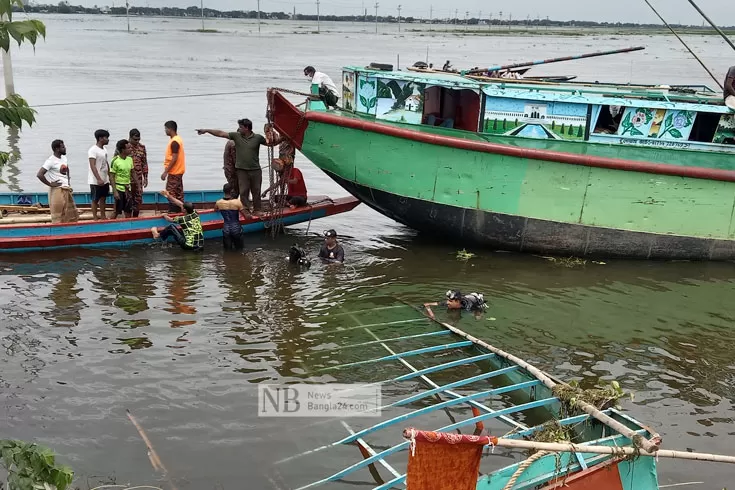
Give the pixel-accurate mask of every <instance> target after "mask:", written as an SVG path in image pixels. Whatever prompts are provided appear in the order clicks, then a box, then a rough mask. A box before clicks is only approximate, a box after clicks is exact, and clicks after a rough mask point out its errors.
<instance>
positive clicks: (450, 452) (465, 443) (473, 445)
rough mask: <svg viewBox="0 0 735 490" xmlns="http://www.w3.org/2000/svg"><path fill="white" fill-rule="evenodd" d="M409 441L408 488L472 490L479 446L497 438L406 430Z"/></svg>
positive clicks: (495, 441) (474, 484)
mask: <svg viewBox="0 0 735 490" xmlns="http://www.w3.org/2000/svg"><path fill="white" fill-rule="evenodd" d="M403 437H405V438H406V439H409V440H410V441H411V451H410V454H409V456H408V471H407V472H406V486H407V487H408V488H410V489H411V490H475V487H476V486H477V478H478V476H479V472H480V458H481V457H482V448H483V447H484V446H486V445H488V444H495V443H497V442H498V438H497V437H491V436H472V435H462V434H453V433H451V434H450V433H445V432H431V431H420V430H417V429H413V428H410V429H406V430H404V431H403Z"/></svg>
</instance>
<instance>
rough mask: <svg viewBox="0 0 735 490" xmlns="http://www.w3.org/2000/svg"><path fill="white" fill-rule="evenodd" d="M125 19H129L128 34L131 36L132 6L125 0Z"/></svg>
mask: <svg viewBox="0 0 735 490" xmlns="http://www.w3.org/2000/svg"><path fill="white" fill-rule="evenodd" d="M125 17H127V18H128V34H130V4H129V3H128V1H127V0H125Z"/></svg>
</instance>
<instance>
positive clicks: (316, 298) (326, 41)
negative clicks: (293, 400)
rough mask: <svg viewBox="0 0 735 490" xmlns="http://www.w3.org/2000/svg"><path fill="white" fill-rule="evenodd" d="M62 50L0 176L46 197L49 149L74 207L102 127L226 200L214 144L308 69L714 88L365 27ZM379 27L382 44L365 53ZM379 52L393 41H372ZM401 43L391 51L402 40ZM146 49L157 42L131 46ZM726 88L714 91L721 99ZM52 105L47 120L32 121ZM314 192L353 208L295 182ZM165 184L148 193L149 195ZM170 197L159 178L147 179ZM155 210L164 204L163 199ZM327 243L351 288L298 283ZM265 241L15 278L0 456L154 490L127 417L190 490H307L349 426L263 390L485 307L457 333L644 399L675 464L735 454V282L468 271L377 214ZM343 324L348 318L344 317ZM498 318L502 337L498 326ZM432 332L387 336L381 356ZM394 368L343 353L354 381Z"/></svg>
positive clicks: (340, 282)
mask: <svg viewBox="0 0 735 490" xmlns="http://www.w3.org/2000/svg"><path fill="white" fill-rule="evenodd" d="M44 20H45V21H46V22H47V25H48V31H49V38H48V41H47V42H46V43H42V44H41V45H39V47H38V49H37V51H36V54H35V55H33V52H32V50H31V49H30V48H26V47H24V48H23V49H22V52H21V53H20V54H18V53H17V52H15V53H14V54H15V58H14V62H15V68H16V85H17V88H18V91H19V92H20V93H22V94H23V95H24V96H26V97H27V98H28V99H29V100H30V102H31V103H33V104H35V105H38V106H39V116H38V124H37V125H36V126H34V128H33V129H31V130H25V131H23V132H22V134H21V137H20V140H19V143H18V148H19V150H20V153H21V160H20V162H18V163H16V164H15V165H11V166H10V167H7V168H5V169H3V172H2V178H3V179H4V181H5V182H6V184H7V185H6V188H9V189H17V188H22V189H24V190H40V189H41V186H40V183H37V182H36V180H35V173H36V170H37V168H38V167H39V166H40V165H41V163H42V162H43V160H44V159H45V158H46V157H47V156H48V153H49V148H48V146H49V143H50V141H51V140H52V139H55V138H63V139H64V140H65V141H66V144H67V148H68V150H69V160H70V163H71V164H72V165H73V167H72V169H74V168H75V167H76V168H79V170H77V171H76V172H74V171H73V173H72V175H73V177H72V178H73V182H72V184H73V185H76V186H77V187H80V188H83V187H84V184H85V179H84V175H85V174H86V171H84V170H83V168H84V165H85V163H84V161H85V158H86V150H87V148H88V147H89V146H90V145H91V144H92V137H91V135H92V133H93V132H94V130H95V129H97V128H98V127H104V128H107V129H109V130H110V131H111V133H112V139H113V140H115V139H116V138H118V137H124V136H125V135H126V134H127V131H128V130H129V129H130V128H131V127H138V128H139V129H140V130H141V132H142V133H143V140H144V143H146V144H147V145H148V148H149V154H150V160H151V162H153V166H152V169H153V170H158V169H159V168H160V166H158V164H157V163H156V162H158V161H160V160H161V159H162V153H163V147H164V144H165V136H164V135H163V131H162V125H163V122H164V121H166V120H168V119H175V120H177V121H178V123H179V126H180V128H181V129H180V131H181V133H182V135H183V136H184V138H185V141H186V144H187V151H188V153H189V155H190V156H189V165H188V172H187V177H186V181H185V182H186V184H187V186H188V187H190V188H216V187H218V186H219V185H221V181H222V177H221V170H220V168H221V149H222V142H221V141H220V140H217V139H215V138H212V137H207V136H202V137H198V136H196V135H195V133H194V128H196V127H200V126H206V127H217V128H223V129H226V128H230V127H233V124H234V121H235V120H236V119H238V118H241V117H250V118H252V119H253V120H254V121H255V123H256V125H261V124H262V123H263V122H264V117H263V114H264V110H265V98H264V90H265V88H266V87H267V86H285V87H288V88H294V89H304V87H305V83H304V79H303V77H302V75H301V69H302V68H303V66H304V65H306V64H313V65H316V66H317V67H318V68H319V69H322V70H324V71H327V72H329V73H331V74H332V75H333V77H334V78H335V79H338V77H339V75H338V70H339V67H340V66H341V65H343V64H358V65H362V64H366V63H369V62H371V61H387V62H392V61H394V60H395V58H396V54H400V56H401V60H403V61H402V64H404V65H405V64H406V63H413V61H416V60H420V59H424V57H425V56H426V45H427V43H430V44H431V46H430V54H431V57H432V60H434V61H435V62H437V63H439V62H440V60H441V61H443V60H445V59H451V60H452V61H453V62H455V64H463V65H478V64H488V63H493V62H497V61H501V62H502V61H506V60H508V61H517V60H521V59H528V58H529V57H533V58H544V57H548V56H555V55H561V54H572V53H580V52H584V51H594V50H597V49H602V48H615V47H623V46H628V45H636V44H645V45H647V46H649V50H648V51H646V52H644V53H642V54H636V55H631V56H619V57H610V58H603V59H597V60H588V61H584V62H574V63H568V64H560V65H556V66H554V67H548V68H546V69H542V68H537V69H535V70H534V71H535V72H537V74H539V73H546V74H578V75H580V77H581V78H584V79H609V80H616V81H628V80H629V79H630V80H632V81H638V82H646V81H661V82H668V83H677V82H678V83H687V82H688V83H708V82H707V80H706V75H703V74H702V72H701V70H699V69H698V68H697V66H696V64H695V62H693V61H690V60H689V59H688V58H687V57H686V54H685V53H684V51H683V49H682V48H680V47H679V46H678V45H677V44H676V43H675V41H674V40H672V39H670V38H663V37H656V38H648V37H641V38H634V39H629V38H628V39H614V38H593V37H586V38H566V37H564V38H561V37H559V38H557V37H549V38H545V37H531V38H482V37H470V38H461V37H447V36H446V35H442V36H438V35H432V36H422V35H419V34H417V33H410V34H405V35H404V36H396V35H395V33H393V34H390V35H388V34H384V35H380V36H377V37H376V36H375V35H372V34H369V33H363V32H360V31H361V30H362V29H363V26H361V25H360V24H355V25H351V24H332V25H328V24H325V23H322V31H327V32H326V33H324V32H323V33H322V34H320V35H318V36H317V35H310V34H300V35H296V34H293V33H294V32H308V31H309V30H311V29H312V27H309V26H299V25H293V24H287V23H284V24H265V25H263V35H262V36H261V37H257V28H255V25H254V24H243V23H237V22H231V21H218V22H214V21H207V27H212V28H217V29H220V30H222V31H223V32H222V33H220V34H199V33H194V32H185V30H187V29H196V28H198V27H200V24H199V21H198V20H190V21H186V20H170V19H164V20H153V19H133V26H134V27H135V28H136V29H138V30H139V31H138V32H136V33H135V34H133V35H128V34H127V33H125V32H124V31H123V30H121V29H124V22H125V21H124V19H115V18H104V17H46V18H44ZM371 29H372V26H370V27H369V28H368V30H369V31H370V30H371ZM381 29H386V30H387V29H388V27H381ZM391 29H395V26H392V27H391ZM140 31H142V32H140ZM692 44H693V46H694V48H695V49H697V50H698V51H699V52H701V53H702V54H703V57H704V58H705V59H706V60H707V62H708V63H710V65H711V66H712V67H713V68H715V71H716V72H717V73H723V70H724V69H725V67H726V66H729V64H731V63H729V61H730V58H731V56H730V55H731V53H730V52H728V51H727V49H726V47H725V46H724V45H723V43H722V42H721V41H719V40H717V39H716V38H698V39H692ZM710 85H711V84H710ZM239 90H242V91H249V90H253V91H255V92H254V93H250V94H242V95H237V96H234V95H233V96H220V97H207V98H191V99H163V100H153V101H151V100H149V101H141V102H124V103H120V102H118V103H105V104H93V105H90V104H78V105H64V106H47V105H49V104H58V103H68V102H69V103H70V102H84V101H93V100H110V99H126V98H135V97H158V96H168V95H177V94H183V93H189V94H198V93H212V92H230V91H239ZM40 106H46V107H40ZM301 161H302V165H303V167H302V168H304V169H305V172H304V173H305V175H306V178H307V184H308V186H309V190H310V191H311V192H312V193H328V194H331V195H343V194H344V191H342V190H341V189H339V188H337V187H336V186H335V185H334V184H333V183H332V182H331V181H330V180H328V179H327V178H325V177H324V176H323V175H322V174H321V173H320V172H319V171H318V170H317V169H316V168H315V167H313V166H312V165H311V164H307V163H306V162H304V161H303V158H302V160H301ZM154 175H155V173H154ZM152 182H154V184H153V185H154V186H157V184H155V182H156V181H155V179H152ZM154 188H155V187H154ZM331 227H334V228H336V229H337V230H338V231H340V232H342V233H343V234H345V235H346V237H345V238H344V243H345V248H346V249H347V254H348V261H349V265H348V266H347V267H345V268H342V269H338V270H329V269H325V268H322V267H321V266H319V265H315V266H314V267H312V269H311V270H309V271H306V272H299V271H294V270H292V269H290V268H288V267H287V264H286V263H285V260H284V257H285V255H286V250H287V248H288V247H289V246H290V245H291V244H292V243H293V242H294V241H296V240H298V241H300V242H301V243H302V244H304V245H306V246H307V248H308V249H309V250H312V251H315V250H316V248H317V246H318V244H319V238H317V237H315V236H314V235H313V233H314V232H321V231H322V230H324V229H326V228H331ZM309 232H310V234H309V235H307V234H306V225H304V226H300V227H297V228H295V229H292V230H291V231H290V235H289V236H287V237H282V238H279V239H278V240H276V241H273V240H271V239H269V238H265V237H254V238H251V239H250V241H249V249H248V252H247V253H246V254H245V255H230V254H228V255H223V254H222V253H221V252H220V250H219V247H218V244H213V245H212V246H210V247H208V250H207V251H206V252H205V253H204V254H202V255H198V256H190V255H184V254H181V253H180V252H178V251H177V250H175V249H161V248H159V247H151V248H147V247H143V248H138V249H134V250H129V251H109V252H83V253H71V252H69V253H59V254H36V255H27V256H17V257H11V258H7V257H6V258H4V259H3V261H1V262H0V274H2V277H1V278H0V308H1V311H2V316H3V319H2V321H0V345H2V347H3V350H4V355H3V356H2V358H1V359H0V400H2V410H0V437H5V436H8V437H19V438H24V439H36V438H37V439H38V440H40V441H42V442H43V443H45V444H48V445H50V446H52V447H53V448H54V449H55V450H56V451H58V452H59V454H60V455H61V459H62V460H63V461H65V462H68V463H69V464H71V465H72V466H73V467H74V468H75V469H76V470H77V473H78V477H79V480H78V485H79V486H80V487H81V488H87V487H88V485H89V486H94V484H96V483H98V482H104V481H116V482H117V483H127V482H132V483H136V484H145V483H156V482H158V483H159V484H161V485H163V486H167V485H169V484H168V483H166V482H161V481H160V480H159V479H160V476H159V475H157V474H156V473H155V472H154V471H153V470H152V468H151V465H150V462H149V461H148V457H147V455H146V452H145V448H144V446H143V444H142V442H141V440H140V437H139V436H138V434H137V432H136V431H135V429H134V427H133V426H132V424H131V423H130V421H129V420H128V419H127V417H126V412H125V410H126V409H129V410H130V411H131V412H132V413H133V414H135V416H136V417H137V418H138V420H140V422H141V423H142V425H143V426H144V427H145V428H146V430H147V431H148V433H149V436H150V438H151V440H152V442H153V444H154V446H155V448H156V449H157V451H158V453H159V455H160V456H161V459H162V460H163V462H164V463H165V465H166V466H167V468H168V470H169V473H170V475H171V478H172V481H173V482H174V483H175V485H176V487H177V488H180V489H183V488H191V489H200V488H233V489H234V488H243V487H246V488H273V487H276V488H293V487H295V486H298V485H301V484H305V483H307V482H309V481H310V480H313V479H318V478H320V477H323V476H325V475H326V474H328V473H330V471H331V470H334V469H336V468H338V467H340V466H341V465H344V463H348V462H354V461H356V460H357V459H359V454H358V453H357V451H356V450H355V449H354V448H352V447H350V448H344V450H343V451H339V450H338V451H332V452H330V454H329V457H325V458H311V459H309V458H304V459H299V460H295V461H293V462H292V463H290V464H289V465H285V466H284V465H280V466H276V467H273V466H272V462H273V461H275V460H279V459H282V458H285V457H288V456H291V455H293V454H296V453H299V452H301V451H305V450H307V449H309V448H311V447H316V446H320V445H322V444H324V443H327V442H331V441H333V440H337V439H339V438H341V437H342V436H343V435H344V434H345V433H344V429H343V428H342V427H341V426H340V425H339V424H338V423H337V422H334V421H331V422H327V423H323V424H317V425H314V423H313V421H307V422H304V421H288V420H274V419H259V418H258V417H256V416H255V405H256V396H257V389H256V385H257V383H259V382H262V381H276V382H282V381H294V380H298V379H303V378H304V377H305V376H307V375H308V374H309V372H310V370H311V368H315V369H316V368H318V367H319V366H320V365H322V364H323V363H324V362H326V360H325V358H324V353H323V352H320V350H323V349H324V348H327V347H332V348H333V347H335V346H336V345H346V344H353V343H357V342H361V341H366V340H370V339H369V338H365V334H364V333H361V330H350V331H348V332H342V333H339V332H337V328H338V327H345V326H355V325H357V322H364V323H381V322H390V321H395V320H401V319H405V318H407V317H410V315H411V314H412V313H410V311H408V312H407V311H406V310H405V309H402V308H401V307H398V308H390V309H381V310H375V311H372V312H365V313H358V314H355V315H344V314H343V313H345V312H349V311H355V310H366V309H368V310H370V309H371V308H386V307H393V306H396V305H397V301H396V299H395V298H396V297H400V298H403V299H407V300H409V301H411V302H414V303H417V304H418V303H422V302H424V301H427V300H430V299H434V298H437V297H440V296H441V295H442V294H443V292H444V291H446V289H448V288H450V287H459V288H462V289H463V290H467V291H469V290H478V291H481V292H484V293H485V295H486V296H487V297H489V298H490V299H491V310H490V311H489V313H488V315H487V316H486V318H484V319H482V320H479V321H478V320H475V319H474V318H472V317H467V318H463V319H462V320H461V322H460V326H461V327H462V328H464V329H466V330H468V331H470V332H472V333H474V334H476V335H478V336H481V337H483V338H486V339H488V340H489V341H491V342H492V343H494V344H496V345H498V346H501V347H503V348H504V349H507V350H509V351H511V352H514V353H516V354H518V355H521V356H525V357H527V358H528V359H530V360H532V362H534V363H537V364H538V365H539V366H540V367H542V368H544V369H547V370H549V371H551V372H552V373H554V374H556V375H558V376H560V377H563V378H581V379H583V380H585V381H586V382H588V383H592V382H594V381H595V380H597V379H600V378H601V379H604V380H609V379H616V380H618V381H620V383H621V384H622V385H623V386H624V387H625V388H626V389H629V390H633V391H634V392H635V394H636V397H635V401H634V402H626V403H625V408H626V409H628V410H629V412H630V413H631V415H633V416H634V417H636V418H638V419H640V420H641V421H643V422H646V423H649V424H650V425H652V426H653V427H654V428H655V429H657V430H659V431H660V432H661V433H662V434H663V436H664V442H665V445H666V446H667V447H669V448H676V449H687V448H690V449H692V450H696V451H706V452H721V453H728V454H735V444H733V442H732V441H733V440H734V439H733V437H732V436H733V435H735V429H733V420H732V418H733V414H735V411H734V410H733V406H732V405H733V401H735V397H734V396H733V394H732V393H733V389H734V388H735V361H734V359H733V355H732V348H731V346H732V345H733V344H734V343H735V333H733V330H732V324H733V321H734V320H735V307H733V304H732V298H733V297H735V279H733V278H734V277H735V265H732V264H691V263H642V262H634V263H631V262H609V263H607V264H605V265H598V264H593V263H588V264H586V265H584V266H579V267H575V268H567V267H564V266H563V265H559V264H557V263H554V262H550V261H547V260H544V259H542V258H539V257H532V256H520V255H513V254H492V253H484V252H483V253H479V255H478V257H476V258H475V259H472V260H470V261H468V262H466V263H465V262H458V261H457V260H456V259H455V257H454V255H455V253H456V249H454V248H452V247H447V246H443V245H434V244H431V243H429V242H427V241H426V240H425V239H418V238H416V237H415V236H414V234H413V233H412V232H411V231H410V230H407V229H406V228H404V227H402V226H400V225H397V224H395V223H393V222H392V221H390V220H387V219H385V218H383V217H382V216H380V215H377V214H375V213H374V212H372V211H370V210H369V209H367V208H366V207H360V208H358V209H357V210H356V211H354V212H353V213H351V214H349V215H344V216H337V217H333V218H330V219H328V220H324V221H317V222H314V223H313V224H312V225H311V227H310V228H309ZM335 315H339V316H335ZM493 319H494V320H493ZM420 328H421V327H420V325H419V324H417V325H413V324H411V326H383V327H380V328H376V329H375V331H376V332H377V333H378V334H379V335H381V336H386V337H388V336H397V335H398V334H402V333H404V332H405V333H413V332H414V331H418V330H417V329H420ZM380 354H381V352H380V350H379V348H376V349H375V350H370V349H365V350H361V351H360V352H356V351H340V352H335V353H333V358H332V360H334V359H337V360H338V361H341V362H348V361H349V360H354V359H356V358H365V357H367V356H370V357H376V356H378V355H380ZM400 372H401V371H400V366H399V365H398V364H385V365H381V366H379V367H377V368H372V369H371V370H350V372H349V373H348V372H345V373H342V372H340V373H338V374H337V373H335V374H334V375H333V378H330V379H336V380H337V381H342V382H353V381H372V380H375V379H386V378H389V377H391V376H392V375H397V374H398V373H400ZM660 468H661V483H662V485H666V484H675V483H686V482H704V483H701V484H695V485H690V486H687V487H684V488H707V489H721V488H722V487H724V486H726V485H732V482H733V480H735V479H734V478H733V475H735V471H734V470H733V468H732V467H728V466H724V465H720V466H718V465H714V464H706V463H701V464H693V463H691V464H690V463H680V462H670V461H664V460H662V461H661V462H660Z"/></svg>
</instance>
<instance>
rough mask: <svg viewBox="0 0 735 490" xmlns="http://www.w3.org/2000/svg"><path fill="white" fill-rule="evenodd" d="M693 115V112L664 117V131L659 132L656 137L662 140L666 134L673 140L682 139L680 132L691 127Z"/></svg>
mask: <svg viewBox="0 0 735 490" xmlns="http://www.w3.org/2000/svg"><path fill="white" fill-rule="evenodd" d="M694 114H695V113H694V112H690V111H678V112H672V113H671V114H669V115H668V116H667V117H666V121H664V130H663V131H661V133H660V134H659V135H658V137H659V138H663V137H664V136H666V135H667V134H670V135H671V136H673V137H674V138H681V137H683V135H682V134H681V130H682V129H684V128H687V127H689V126H691V125H692V122H693V119H694Z"/></svg>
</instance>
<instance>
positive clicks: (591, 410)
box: [400, 300, 661, 453]
mask: <svg viewBox="0 0 735 490" xmlns="http://www.w3.org/2000/svg"><path fill="white" fill-rule="evenodd" d="M400 301H403V300H400ZM412 306H413V305H412ZM414 308H416V307H415V306H414ZM416 310H417V311H419V312H420V313H422V314H423V315H424V316H425V317H426V318H428V319H429V320H432V321H434V322H436V323H438V324H439V325H441V326H442V327H444V328H446V329H448V330H450V331H452V332H454V333H455V334H457V335H459V336H460V337H462V338H464V339H467V340H469V341H471V342H473V343H475V344H476V345H479V346H481V347H484V348H485V349H487V350H489V351H490V352H492V353H494V354H495V355H497V356H499V357H503V358H505V359H507V360H509V361H510V362H512V363H513V364H517V365H518V366H520V367H522V368H523V369H525V370H526V371H528V372H529V373H530V374H532V375H533V376H535V377H536V379H538V380H539V381H541V382H542V383H543V384H544V385H545V386H546V387H547V388H549V389H550V390H553V389H554V388H556V387H557V386H560V385H561V386H568V385H567V384H566V383H557V382H555V381H554V380H553V379H551V377H550V376H549V375H548V374H546V373H545V372H543V371H541V370H540V369H539V368H537V367H536V366H532V365H531V364H529V363H527V362H526V361H524V360H523V359H521V358H520V357H516V356H514V355H513V354H509V353H507V352H505V351H503V350H501V349H498V348H497V347H495V346H492V345H490V344H488V343H487V342H485V341H483V340H480V339H478V338H477V337H473V336H472V335H470V334H468V333H466V332H463V331H462V330H460V329H458V328H457V327H453V326H452V325H450V324H448V323H444V322H441V321H439V320H437V319H436V318H434V317H433V316H432V315H430V314H428V313H427V312H425V311H423V310H421V309H419V308H416ZM573 405H575V406H577V407H578V408H580V409H581V410H583V411H584V412H585V413H587V414H588V415H589V416H591V417H594V418H595V419H597V420H599V421H600V422H602V423H603V424H605V425H607V426H608V427H610V428H611V429H614V430H616V431H617V432H618V433H620V434H622V435H623V436H625V437H627V438H628V439H630V440H637V441H638V442H639V444H640V446H641V448H642V449H644V450H645V451H648V452H649V453H653V452H656V451H658V448H659V445H660V444H661V442H660V441H661V438H660V436H658V434H654V436H653V437H652V438H651V439H650V440H649V439H645V438H643V437H641V436H639V435H638V434H636V433H635V431H634V430H633V429H631V428H629V427H626V426H625V425H623V424H622V423H620V422H618V421H617V420H615V419H613V418H612V417H610V416H609V415H607V414H605V413H603V412H602V411H600V410H599V409H598V408H597V407H595V406H594V405H591V404H589V403H587V402H584V401H582V400H579V399H577V400H576V401H575V402H574V403H573Z"/></svg>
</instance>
